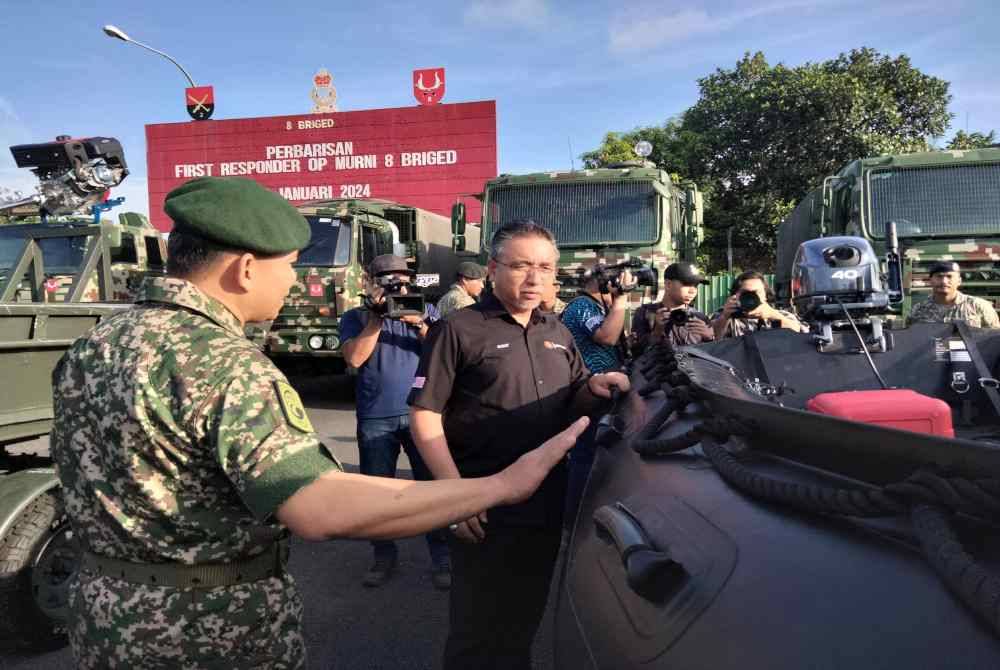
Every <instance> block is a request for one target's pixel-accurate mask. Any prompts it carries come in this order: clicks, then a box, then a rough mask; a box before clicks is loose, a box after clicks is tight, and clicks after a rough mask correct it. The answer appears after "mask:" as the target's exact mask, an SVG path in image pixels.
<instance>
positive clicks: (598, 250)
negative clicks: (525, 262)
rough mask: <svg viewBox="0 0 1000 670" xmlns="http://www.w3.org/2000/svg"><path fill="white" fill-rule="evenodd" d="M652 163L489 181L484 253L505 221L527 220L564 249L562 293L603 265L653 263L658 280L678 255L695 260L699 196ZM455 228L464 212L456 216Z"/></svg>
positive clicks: (648, 292)
mask: <svg viewBox="0 0 1000 670" xmlns="http://www.w3.org/2000/svg"><path fill="white" fill-rule="evenodd" d="M650 165H651V164H650V163H648V162H646V163H636V164H632V163H623V164H618V165H616V166H611V167H607V168H601V169H593V170H574V171H570V172H539V173H535V174H526V175H516V176H515V175H500V176H499V177H497V178H496V179H492V180H490V181H488V182H486V185H485V188H484V190H483V193H482V194H481V195H480V196H479V197H480V198H481V200H482V203H483V210H482V211H483V214H482V233H483V234H482V245H481V258H482V259H484V260H485V258H487V257H488V255H489V241H490V239H491V238H492V236H493V233H494V232H495V231H496V230H497V228H499V227H500V226H501V225H503V224H504V223H506V222H508V221H512V220H514V219H522V218H530V219H533V220H535V221H536V222H538V223H540V224H542V225H543V226H545V227H546V228H548V229H549V230H551V231H552V233H553V234H554V235H555V238H556V241H557V244H558V246H559V253H560V256H559V269H558V279H559V281H560V282H561V284H562V286H561V288H560V296H561V297H562V298H563V299H564V300H565V299H569V298H572V297H573V296H575V294H576V290H577V287H578V286H579V285H580V283H581V279H582V278H583V277H582V276H583V273H584V272H585V271H587V270H588V269H591V268H593V267H594V266H596V265H598V264H604V265H606V266H614V265H616V264H619V263H623V262H632V263H642V264H644V265H646V266H651V267H652V268H653V269H654V270H655V273H656V277H662V273H663V269H664V268H665V267H666V266H667V265H669V264H670V263H672V262H674V261H677V260H688V261H693V260H695V256H696V254H697V250H698V246H699V245H700V244H701V240H702V236H703V228H702V196H701V193H700V192H699V191H698V189H697V187H696V186H695V185H694V184H691V183H684V184H675V183H674V181H673V180H672V179H671V177H670V175H669V174H668V173H666V172H664V171H663V170H659V169H656V168H655V167H650ZM452 218H453V221H454V223H455V227H456V230H455V232H456V233H460V232H461V228H462V219H464V212H463V211H462V209H461V208H456V212H455V213H454V214H453V217H452ZM640 288H643V290H642V291H634V292H633V293H632V294H631V300H632V307H633V308H635V307H638V305H639V304H640V303H641V302H643V301H647V302H648V301H650V300H652V299H655V298H656V297H657V294H658V286H657V285H655V283H654V285H653V286H649V287H648V288H644V287H640Z"/></svg>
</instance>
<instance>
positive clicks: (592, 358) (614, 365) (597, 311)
mask: <svg viewBox="0 0 1000 670" xmlns="http://www.w3.org/2000/svg"><path fill="white" fill-rule="evenodd" d="M609 279H610V280H609ZM634 286H635V279H634V278H633V277H632V273H631V272H629V271H628V270H625V271H624V272H622V273H621V274H620V275H617V276H614V277H611V278H609V277H607V276H606V275H605V274H604V273H602V272H600V271H599V269H598V268H595V272H593V273H591V275H590V276H589V277H588V278H587V279H586V282H585V283H584V285H583V287H582V289H581V291H580V295H579V296H578V297H576V298H574V299H573V300H571V301H570V303H569V304H568V305H567V306H566V309H565V310H563V312H562V315H561V318H562V322H563V325H564V326H566V329H567V330H568V331H569V332H570V333H571V334H572V335H573V340H574V341H575V342H576V348H577V349H578V350H579V351H580V355H581V356H582V357H583V362H584V364H585V365H586V366H587V369H588V370H590V372H591V373H593V374H597V373H600V372H610V371H612V370H620V369H621V367H622V364H624V362H625V356H624V350H623V349H624V348H623V347H622V346H621V342H620V340H621V337H622V332H623V331H624V330H625V310H626V308H627V307H628V292H629V291H630V290H632V288H633V287H634ZM597 425H598V424H597V422H596V421H595V422H594V423H593V424H591V425H590V426H589V427H588V428H587V430H585V431H584V433H583V435H581V436H580V439H578V440H577V442H576V446H575V447H573V449H572V450H571V451H570V453H569V482H568V484H567V487H566V513H565V521H566V523H567V524H572V523H573V520H574V519H575V518H576V510H577V507H578V506H579V504H580V499H581V498H582V497H583V489H584V486H585V485H586V483H587V477H588V476H589V475H590V468H591V466H592V465H593V464H594V455H595V454H594V435H595V433H596V432H597Z"/></svg>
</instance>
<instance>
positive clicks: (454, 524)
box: [448, 523, 458, 533]
mask: <svg viewBox="0 0 1000 670" xmlns="http://www.w3.org/2000/svg"><path fill="white" fill-rule="evenodd" d="M448 530H450V531H451V532H453V533H454V532H455V531H456V530H458V524H457V523H453V524H451V525H450V526H448Z"/></svg>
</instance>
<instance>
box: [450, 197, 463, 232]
mask: <svg viewBox="0 0 1000 670" xmlns="http://www.w3.org/2000/svg"><path fill="white" fill-rule="evenodd" d="M451 234H452V235H455V236H456V237H461V236H464V235H465V203H464V202H456V203H455V204H454V205H452V206H451Z"/></svg>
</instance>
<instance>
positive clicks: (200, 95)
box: [184, 86, 215, 121]
mask: <svg viewBox="0 0 1000 670" xmlns="http://www.w3.org/2000/svg"><path fill="white" fill-rule="evenodd" d="M184 94H185V95H184V99H185V101H186V103H187V110H188V116H190V117H191V118H192V119H194V120H195V121H206V120H208V119H210V118H212V112H214V111H215V93H214V91H213V90H212V87H211V86H195V87H194V88H186V89H184Z"/></svg>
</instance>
